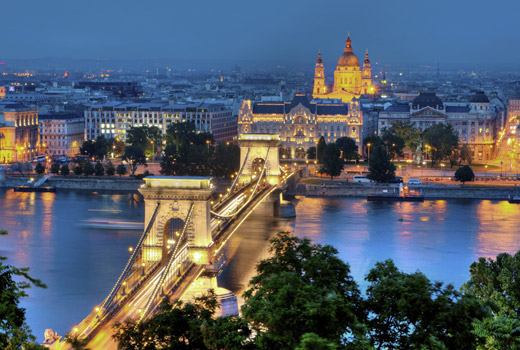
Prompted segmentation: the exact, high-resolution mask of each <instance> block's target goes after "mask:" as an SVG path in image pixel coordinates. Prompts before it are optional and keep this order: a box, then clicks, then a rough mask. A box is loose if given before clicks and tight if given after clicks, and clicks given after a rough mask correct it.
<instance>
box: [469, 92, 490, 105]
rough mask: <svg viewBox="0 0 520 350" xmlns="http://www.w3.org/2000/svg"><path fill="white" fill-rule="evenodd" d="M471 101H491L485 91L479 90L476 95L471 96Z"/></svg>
mask: <svg viewBox="0 0 520 350" xmlns="http://www.w3.org/2000/svg"><path fill="white" fill-rule="evenodd" d="M469 102H473V103H489V98H488V97H487V96H486V94H485V93H484V91H477V92H476V93H475V95H473V96H471V98H470V100H469Z"/></svg>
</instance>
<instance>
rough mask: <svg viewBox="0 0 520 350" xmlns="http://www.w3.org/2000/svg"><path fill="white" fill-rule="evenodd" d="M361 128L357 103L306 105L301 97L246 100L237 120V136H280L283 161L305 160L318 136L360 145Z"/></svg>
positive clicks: (322, 102) (310, 102) (321, 101)
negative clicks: (277, 99)
mask: <svg viewBox="0 0 520 350" xmlns="http://www.w3.org/2000/svg"><path fill="white" fill-rule="evenodd" d="M362 128H363V117H362V115H361V111H360V109H359V103H358V102H356V101H352V102H350V103H343V102H342V101H340V100H312V101H309V99H308V98H307V96H305V95H303V94H296V95H295V96H294V98H293V100H292V101H286V102H252V101H250V100H245V101H244V102H243V103H242V107H241V109H240V112H239V117H238V129H239V134H256V133H259V134H271V135H276V134H278V135H280V141H281V147H282V148H283V152H282V154H283V155H282V158H283V157H285V158H305V157H306V152H307V150H308V149H309V148H310V147H316V144H317V143H318V140H319V138H320V137H321V136H323V137H324V138H325V141H326V142H327V143H329V142H335V141H336V140H337V139H338V138H340V137H343V136H348V137H351V138H353V139H354V140H356V143H358V145H359V142H360V137H361V136H360V135H362Z"/></svg>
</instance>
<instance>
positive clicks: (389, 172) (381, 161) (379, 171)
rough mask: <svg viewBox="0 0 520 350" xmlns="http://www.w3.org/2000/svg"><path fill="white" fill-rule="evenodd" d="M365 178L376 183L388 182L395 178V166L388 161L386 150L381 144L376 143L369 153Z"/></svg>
mask: <svg viewBox="0 0 520 350" xmlns="http://www.w3.org/2000/svg"><path fill="white" fill-rule="evenodd" d="M368 171H369V174H368V175H367V178H369V179H370V180H374V181H376V182H388V181H389V180H392V179H393V178H395V165H394V164H393V163H392V162H391V161H390V157H388V154H387V153H386V149H385V147H384V146H383V144H381V143H376V145H375V146H374V147H373V148H372V152H371V153H370V161H369V162H368Z"/></svg>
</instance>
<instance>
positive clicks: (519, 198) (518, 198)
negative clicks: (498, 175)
mask: <svg viewBox="0 0 520 350" xmlns="http://www.w3.org/2000/svg"><path fill="white" fill-rule="evenodd" d="M507 201H508V202H509V203H514V204H519V203H520V195H519V194H518V186H516V185H515V194H509V196H508V197H507Z"/></svg>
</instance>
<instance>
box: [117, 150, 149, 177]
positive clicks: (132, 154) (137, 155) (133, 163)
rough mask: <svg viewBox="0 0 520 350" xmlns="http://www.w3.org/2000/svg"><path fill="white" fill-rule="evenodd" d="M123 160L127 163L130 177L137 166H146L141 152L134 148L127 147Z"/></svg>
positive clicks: (144, 157)
mask: <svg viewBox="0 0 520 350" xmlns="http://www.w3.org/2000/svg"><path fill="white" fill-rule="evenodd" d="M123 160H124V161H126V162H127V163H128V168H129V169H130V174H132V176H133V175H134V174H135V171H136V170H137V167H138V166H139V165H145V166H146V156H145V154H144V152H143V150H142V149H141V148H139V147H136V146H128V147H127V148H126V149H125V154H123ZM118 168H119V167H118ZM118 174H119V172H118Z"/></svg>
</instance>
